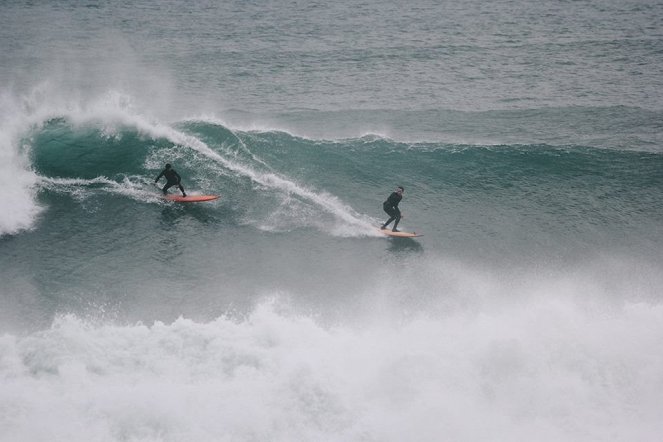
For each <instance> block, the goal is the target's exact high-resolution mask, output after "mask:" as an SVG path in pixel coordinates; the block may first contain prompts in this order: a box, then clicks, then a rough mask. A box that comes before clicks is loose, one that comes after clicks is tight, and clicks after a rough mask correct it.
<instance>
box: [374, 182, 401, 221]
mask: <svg viewBox="0 0 663 442" xmlns="http://www.w3.org/2000/svg"><path fill="white" fill-rule="evenodd" d="M403 192H405V189H404V188H403V186H398V187H397V188H396V191H394V192H392V193H391V195H389V198H387V201H385V202H384V203H382V208H383V209H384V211H385V212H387V215H389V219H388V220H387V222H385V223H384V224H383V225H382V227H380V228H381V229H382V230H384V229H386V228H387V226H388V225H389V224H391V222H392V221H394V228H393V229H391V231H392V232H399V230H398V228H397V227H398V223H399V222H400V220H401V211H400V209H399V208H398V203H400V202H401V200H402V199H403Z"/></svg>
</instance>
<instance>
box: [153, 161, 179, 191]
mask: <svg viewBox="0 0 663 442" xmlns="http://www.w3.org/2000/svg"><path fill="white" fill-rule="evenodd" d="M162 176H163V177H166V180H167V182H166V185H165V186H163V189H161V190H163V193H166V192H168V189H170V188H171V187H173V186H177V187H178V188H179V189H180V190H181V191H182V195H184V196H186V192H184V187H182V184H180V181H181V180H182V178H181V177H180V175H179V174H178V173H177V172H175V169H173V168H170V169H164V170H163V172H161V173H160V174H159V176H158V177H157V179H156V180H154V182H155V183H156V182H158V181H159V179H160V178H161V177H162Z"/></svg>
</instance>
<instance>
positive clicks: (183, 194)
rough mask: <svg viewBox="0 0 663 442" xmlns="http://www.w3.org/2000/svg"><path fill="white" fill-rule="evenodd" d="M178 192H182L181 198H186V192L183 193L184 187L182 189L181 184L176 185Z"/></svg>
mask: <svg viewBox="0 0 663 442" xmlns="http://www.w3.org/2000/svg"><path fill="white" fill-rule="evenodd" d="M178 186H179V188H180V190H181V191H182V196H186V192H185V191H184V187H182V185H181V184H178Z"/></svg>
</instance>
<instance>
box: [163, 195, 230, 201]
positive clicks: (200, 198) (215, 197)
mask: <svg viewBox="0 0 663 442" xmlns="http://www.w3.org/2000/svg"><path fill="white" fill-rule="evenodd" d="M165 198H166V199H167V200H170V201H175V202H178V203H201V202H203V201H214V200H218V199H219V195H187V196H182V195H166V196H165Z"/></svg>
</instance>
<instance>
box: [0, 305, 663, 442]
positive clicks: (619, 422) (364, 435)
mask: <svg viewBox="0 0 663 442" xmlns="http://www.w3.org/2000/svg"><path fill="white" fill-rule="evenodd" d="M476 307H477V306H475V307H472V308H469V309H460V310H455V311H453V312H448V313H447V314H445V315H442V316H437V317H433V316H431V315H418V316H416V317H413V318H411V319H409V320H406V321H401V322H393V321H391V320H386V319H387V318H383V319H385V320H380V319H379V315H377V316H376V315H375V313H373V318H372V320H371V321H368V322H364V323H363V325H361V323H356V324H354V325H352V324H344V325H338V326H336V327H331V328H329V327H323V326H321V325H319V324H318V323H316V321H314V320H312V319H311V318H309V317H306V316H301V315H296V314H293V313H287V309H286V310H285V311H283V308H282V306H280V305H279V303H278V302H274V301H269V302H265V303H263V304H261V305H259V306H258V307H257V308H256V309H255V310H254V311H253V312H252V313H251V314H250V315H249V316H248V317H246V318H245V319H241V320H234V319H231V318H225V317H223V318H219V319H217V320H215V321H212V322H208V323H196V322H194V321H190V320H187V319H178V320H176V321H175V322H173V323H171V324H164V323H160V322H157V323H154V324H153V325H150V326H147V325H141V324H136V325H129V326H119V325H108V324H94V323H88V322H86V321H83V320H81V319H79V318H76V317H74V316H64V317H60V318H58V319H57V320H56V321H55V323H54V324H53V326H52V327H51V328H50V329H48V330H45V331H43V332H39V333H34V334H32V335H30V336H26V337H17V336H12V335H5V336H3V337H2V338H0V379H2V386H3V387H2V388H1V389H0V404H4V405H3V406H0V428H3V431H2V432H0V440H1V441H16V440H30V441H42V440H43V441H47V440H49V441H50V440H69V441H79V440H80V441H89V440H107V441H115V440H132V441H154V440H159V441H179V440H197V441H213V440H214V441H216V440H274V441H291V440H321V441H324V440H328V441H336V440H344V441H355V440H356V441H360V440H362V441H363V440H379V441H402V440H455V441H475V440H494V439H495V437H496V436H498V437H499V438H500V439H504V440H537V441H559V440H565V441H574V440H576V441H586V440H640V441H654V440H657V438H658V437H659V436H660V434H661V431H663V419H661V417H662V416H661V410H663V407H662V405H663V399H661V398H663V378H662V376H661V373H662V372H663V354H662V353H661V352H660V351H659V350H660V343H661V340H662V339H663V326H662V325H661V324H663V308H661V306H652V305H647V304H642V303H625V304H624V305H621V306H610V307H609V308H597V306H594V307H592V308H588V307H589V306H588V305H587V304H584V303H582V302H580V303H578V302H574V301H572V300H570V299H568V298H566V297H554V298H549V299H543V298H532V299H529V300H525V301H524V300H522V299H521V300H520V301H519V302H513V303H507V305H504V306H503V307H502V308H498V309H496V310H493V311H491V310H485V309H483V308H482V307H479V308H476ZM365 319H368V318H365ZM37 424H38V425H37Z"/></svg>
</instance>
